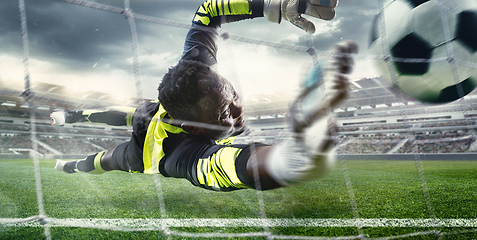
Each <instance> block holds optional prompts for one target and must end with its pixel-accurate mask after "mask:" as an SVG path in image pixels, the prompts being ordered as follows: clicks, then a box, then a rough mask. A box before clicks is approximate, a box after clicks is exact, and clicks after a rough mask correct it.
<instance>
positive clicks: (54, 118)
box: [50, 111, 66, 126]
mask: <svg viewBox="0 0 477 240" xmlns="http://www.w3.org/2000/svg"><path fill="white" fill-rule="evenodd" d="M50 121H51V125H56V126H61V125H64V124H65V122H66V113H65V112H63V111H59V112H52V113H50Z"/></svg>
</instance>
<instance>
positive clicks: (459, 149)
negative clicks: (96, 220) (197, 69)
mask: <svg viewBox="0 0 477 240" xmlns="http://www.w3.org/2000/svg"><path fill="white" fill-rule="evenodd" d="M384 86H385V84H384V82H383V80H382V79H381V78H379V77H374V78H365V79H359V80H354V81H352V94H351V96H350V98H349V99H348V100H347V101H346V102H345V103H344V104H343V105H342V106H341V108H340V109H338V110H337V111H335V116H336V118H337V120H338V132H337V134H336V136H335V137H336V142H337V152H338V153H339V154H343V155H363V154H364V155H366V154H387V155H390V154H401V155H402V154H404V155H406V154H407V155H412V154H413V153H414V154H415V153H420V154H462V153H466V154H475V153H476V152H477V134H476V129H477V94H476V93H475V92H474V93H472V94H470V95H469V96H467V97H466V98H464V99H463V100H459V101H455V102H453V103H449V104H445V105H423V104H420V103H417V102H414V101H412V100H410V99H400V98H399V97H397V96H399V95H395V94H394V93H393V92H392V91H391V90H389V89H387V88H386V87H384ZM33 89H35V95H34V97H33V98H34V102H35V114H36V119H37V121H36V135H37V137H36V140H37V141H38V149H37V151H36V152H37V153H38V154H39V156H41V157H43V158H77V157H79V156H83V155H87V154H91V153H93V152H97V151H98V150H104V149H109V148H111V147H113V146H116V145H118V144H119V143H121V142H124V141H127V140H128V139H129V136H130V132H131V129H130V128H128V127H111V126H106V125H93V124H73V125H65V126H51V125H50V124H49V119H48V115H49V113H50V112H51V111H54V110H73V109H85V108H102V107H106V106H113V105H126V106H135V104H136V102H137V99H127V100H126V102H121V103H118V102H115V101H113V98H112V97H110V96H108V95H105V94H104V93H89V94H84V93H77V94H76V95H75V94H71V93H70V92H69V91H68V90H67V89H66V88H65V87H62V86H57V85H52V84H43V83H36V84H35V85H34V86H33ZM20 95H21V91H20V90H16V89H10V88H8V87H6V86H1V88H0V154H1V155H2V156H3V157H14V158H18V157H26V156H28V155H27V154H33V150H32V144H31V143H32V142H31V138H30V131H31V129H30V128H31V126H30V118H29V111H28V107H27V106H26V104H25V101H24V100H23V98H22V97H20ZM98 96H102V97H98ZM284 96H286V97H284ZM292 97H293V96H290V95H289V94H288V95H287V94H285V93H277V94H269V95H263V96H257V97H254V98H252V99H246V101H245V103H244V104H245V109H246V115H247V118H248V125H249V127H250V131H248V132H247V133H246V134H244V136H240V137H238V138H237V140H236V142H237V143H241V142H242V143H243V142H247V141H259V142H264V143H269V144H274V143H276V142H279V141H281V140H283V139H286V138H289V137H291V136H292V135H291V134H290V133H289V131H288V124H287V117H286V116H287V114H288V106H289V100H290V99H291V98H292ZM474 158H475V156H474Z"/></svg>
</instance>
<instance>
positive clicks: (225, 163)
mask: <svg viewBox="0 0 477 240" xmlns="http://www.w3.org/2000/svg"><path fill="white" fill-rule="evenodd" d="M261 16H263V1H262V0H259V1H252V0H229V1H216V0H209V1H206V2H205V3H204V4H202V5H201V6H200V7H199V9H198V10H197V12H196V15H195V16H194V20H193V24H192V27H191V29H190V31H189V33H188V34H187V38H186V41H185V45H184V54H183V56H182V59H184V60H196V61H201V62H204V63H205V64H208V65H214V64H215V63H217V60H216V52H217V46H216V43H215V41H216V38H217V35H218V34H217V29H218V27H219V26H220V24H221V23H224V22H231V21H238V20H242V19H248V18H253V17H261ZM124 110H126V111H125V112H124V113H121V111H111V110H109V111H107V112H100V111H83V112H82V116H81V118H82V120H83V121H87V122H101V123H108V122H109V123H114V124H117V123H127V124H128V125H129V124H131V125H132V126H133V133H132V137H131V140H130V141H128V142H125V143H123V144H121V145H119V146H117V147H116V149H115V150H114V151H113V155H112V159H113V164H114V165H115V167H116V168H118V169H121V170H123V171H128V172H136V173H148V174H156V173H160V174H162V175H164V176H166V177H176V178H186V179H188V180H189V181H190V182H191V183H192V184H194V185H196V186H200V187H203V188H206V189H211V190H216V191H231V190H237V189H243V188H254V184H253V180H252V179H251V178H250V177H249V176H248V175H247V172H246V164H247V160H248V158H249V157H250V155H251V152H252V151H253V148H254V147H255V144H252V145H245V144H240V145H237V144H235V145H233V144H230V143H231V142H232V141H231V140H230V139H225V140H223V141H221V142H222V143H223V142H226V143H229V145H224V144H221V142H216V141H213V140H211V139H207V138H205V137H202V136H195V135H191V134H188V133H187V132H186V131H184V130H183V129H182V128H180V127H177V126H174V125H172V124H170V123H171V121H172V118H171V117H170V116H169V115H168V113H167V112H166V110H165V109H164V108H163V107H162V105H161V104H160V103H159V102H157V101H153V102H149V103H146V104H145V105H144V106H142V107H140V108H139V109H138V110H136V111H135V113H134V115H133V116H132V114H131V113H132V112H133V111H131V109H124ZM115 119H116V120H115Z"/></svg>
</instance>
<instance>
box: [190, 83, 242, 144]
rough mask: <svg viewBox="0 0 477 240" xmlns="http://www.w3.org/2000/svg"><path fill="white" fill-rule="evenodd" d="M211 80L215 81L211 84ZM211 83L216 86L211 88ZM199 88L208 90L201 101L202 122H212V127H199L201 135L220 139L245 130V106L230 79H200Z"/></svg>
mask: <svg viewBox="0 0 477 240" xmlns="http://www.w3.org/2000/svg"><path fill="white" fill-rule="evenodd" d="M211 81H213V82H214V83H212V84H211ZM216 81H218V84H217V82H216ZM211 85H214V87H213V88H210V86H211ZM198 89H199V91H207V95H206V97H204V98H202V99H201V100H200V101H199V106H200V108H201V109H200V111H201V112H202V114H201V117H200V122H202V123H206V124H207V125H209V124H210V127H203V128H202V127H201V128H199V131H200V135H203V136H205V137H207V138H209V139H213V140H219V139H224V138H227V137H229V136H232V135H234V134H237V133H241V132H242V131H243V128H244V126H245V121H244V116H243V107H242V105H241V103H240V98H239V95H238V94H237V92H236V91H235V89H234V88H233V86H232V84H231V83H230V82H229V81H227V80H226V79H225V78H224V77H222V76H219V78H218V79H216V80H204V81H199V83H198Z"/></svg>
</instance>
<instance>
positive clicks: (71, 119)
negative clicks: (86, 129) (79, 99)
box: [50, 106, 136, 126]
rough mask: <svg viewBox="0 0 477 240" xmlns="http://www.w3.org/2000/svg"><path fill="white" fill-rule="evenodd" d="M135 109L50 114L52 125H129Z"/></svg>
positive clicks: (120, 108) (124, 108)
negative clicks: (81, 123) (79, 123)
mask: <svg viewBox="0 0 477 240" xmlns="http://www.w3.org/2000/svg"><path fill="white" fill-rule="evenodd" d="M135 111H136V109H135V108H132V107H121V106H117V107H109V108H106V109H90V110H82V111H57V112H52V113H51V114H50V121H51V124H52V125H60V126H61V125H64V124H65V123H78V122H86V123H103V124H107V125H112V126H131V124H132V118H133V115H134V113H135Z"/></svg>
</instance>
